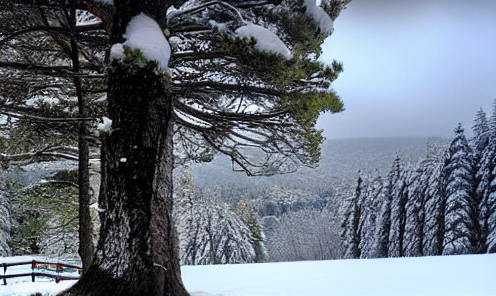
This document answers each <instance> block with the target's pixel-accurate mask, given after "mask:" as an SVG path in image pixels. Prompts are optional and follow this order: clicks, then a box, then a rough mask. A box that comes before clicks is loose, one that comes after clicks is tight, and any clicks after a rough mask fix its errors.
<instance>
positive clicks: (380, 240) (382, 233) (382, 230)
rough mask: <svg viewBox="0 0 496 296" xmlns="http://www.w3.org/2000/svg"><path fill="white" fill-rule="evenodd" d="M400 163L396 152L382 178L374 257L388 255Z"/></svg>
mask: <svg viewBox="0 0 496 296" xmlns="http://www.w3.org/2000/svg"><path fill="white" fill-rule="evenodd" d="M401 170H402V169H401V163H400V158H399V155H398V154H396V156H395V158H394V161H393V165H392V167H391V170H390V171H389V173H388V175H387V177H386V179H385V180H384V182H385V184H384V187H383V188H382V191H381V194H380V196H379V198H380V200H381V208H380V212H379V216H378V218H377V220H376V223H377V224H376V229H375V230H376V234H375V246H374V248H375V252H376V257H379V258H384V257H388V256H389V253H390V250H389V245H390V234H391V225H392V220H391V219H392V214H391V211H392V207H393V201H394V200H395V197H394V193H395V192H394V188H395V186H397V183H398V182H399V181H400V177H401Z"/></svg>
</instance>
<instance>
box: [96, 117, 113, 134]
mask: <svg viewBox="0 0 496 296" xmlns="http://www.w3.org/2000/svg"><path fill="white" fill-rule="evenodd" d="M96 128H97V130H98V132H100V133H110V130H111V129H112V119H110V118H108V117H105V116H103V117H102V122H101V123H99V124H97V125H96Z"/></svg>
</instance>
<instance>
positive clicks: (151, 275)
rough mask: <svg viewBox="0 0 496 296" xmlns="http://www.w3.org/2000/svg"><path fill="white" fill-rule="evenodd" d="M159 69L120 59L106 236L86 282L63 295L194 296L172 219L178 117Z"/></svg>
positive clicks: (105, 184) (107, 163) (108, 141)
mask: <svg viewBox="0 0 496 296" xmlns="http://www.w3.org/2000/svg"><path fill="white" fill-rule="evenodd" d="M168 88H169V86H168V85H167V82H164V79H163V77H162V76H161V74H157V73H156V71H155V70H154V68H153V67H151V66H146V67H139V66H136V65H126V64H120V63H117V62H114V64H113V66H112V68H111V70H110V71H109V95H108V101H109V107H108V108H109V110H108V111H109V117H110V118H111V119H112V131H111V133H110V134H108V135H107V136H105V138H104V139H103V143H102V153H101V155H102V183H101V188H100V198H99V205H100V208H101V209H102V210H104V211H103V212H102V213H101V228H100V239H99V242H98V246H97V250H96V253H95V256H94V258H93V262H92V263H91V266H90V267H89V269H88V271H87V272H86V273H85V274H83V276H82V278H81V279H80V280H79V282H78V283H76V284H75V285H74V286H73V287H72V288H70V289H69V290H68V291H66V292H63V293H62V294H61V295H77V296H81V295H92V296H96V295H102V296H103V295H106V296H108V295H119V296H134V295H135V296H138V295H139V296H142V295H147V296H154V295H157V296H159V295H160V296H162V295H171V296H172V295H174V296H180V295H188V293H187V292H186V290H185V288H184V286H183V284H182V280H181V275H180V265H179V256H178V248H177V245H178V244H177V239H176V234H175V228H174V225H173V222H172V169H173V154H172V152H173V150H172V149H173V148H172V146H173V143H172V139H173V118H172V98H171V96H170V95H169V92H168Z"/></svg>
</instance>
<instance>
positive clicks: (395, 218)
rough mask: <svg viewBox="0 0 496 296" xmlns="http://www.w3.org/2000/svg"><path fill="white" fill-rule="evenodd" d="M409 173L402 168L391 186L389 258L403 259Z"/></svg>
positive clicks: (408, 170) (408, 195) (409, 184)
mask: <svg viewBox="0 0 496 296" xmlns="http://www.w3.org/2000/svg"><path fill="white" fill-rule="evenodd" d="M411 183H412V180H411V171H410V169H409V168H402V169H401V172H400V176H399V179H398V180H397V181H396V183H395V184H394V186H393V190H392V196H393V201H392V205H391V229H390V231H389V247H388V249H389V257H404V256H405V249H406V243H407V240H406V238H405V236H406V235H405V234H406V227H407V224H406V220H407V216H408V215H407V207H406V204H407V202H408V200H409V199H410V192H409V190H408V189H409V188H410V186H411Z"/></svg>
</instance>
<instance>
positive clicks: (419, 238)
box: [405, 145, 444, 256]
mask: <svg viewBox="0 0 496 296" xmlns="http://www.w3.org/2000/svg"><path fill="white" fill-rule="evenodd" d="M443 152H444V147H442V148H440V147H437V146H436V145H429V146H428V148H427V154H426V157H425V159H423V160H421V161H420V162H419V163H418V165H417V168H416V169H415V171H414V172H413V175H412V179H411V182H410V186H409V188H408V191H409V193H408V202H407V204H406V212H407V218H406V230H405V242H406V245H405V255H406V256H424V255H426V254H428V253H429V252H430V251H429V250H428V249H429V248H428V245H429V243H430V242H432V241H433V240H434V237H432V234H433V232H432V230H431V231H429V227H433V228H434V229H435V226H436V222H435V217H436V209H437V208H436V207H435V205H436V201H435V200H436V199H435V197H436V196H437V195H436V194H437V192H438V191H437V190H436V189H435V187H436V186H438V185H437V184H438V183H437V179H436V178H437V177H439V175H436V172H439V171H440V168H441V166H442V164H443V160H442V157H441V156H442V155H443ZM432 182H433V183H434V184H432ZM431 186H433V187H432V188H431ZM429 210H431V211H432V212H430V211H429ZM428 225H429V226H428Z"/></svg>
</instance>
